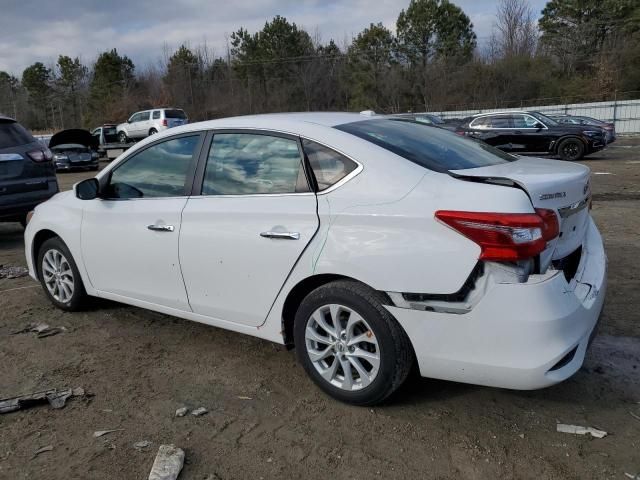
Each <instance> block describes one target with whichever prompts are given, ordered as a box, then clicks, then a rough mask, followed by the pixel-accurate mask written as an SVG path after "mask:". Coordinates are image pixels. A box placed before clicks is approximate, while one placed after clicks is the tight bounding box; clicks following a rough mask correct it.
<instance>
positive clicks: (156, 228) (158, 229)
mask: <svg viewBox="0 0 640 480" xmlns="http://www.w3.org/2000/svg"><path fill="white" fill-rule="evenodd" d="M147 228H148V229H149V230H153V231H154V232H173V230H174V228H173V225H148V226H147Z"/></svg>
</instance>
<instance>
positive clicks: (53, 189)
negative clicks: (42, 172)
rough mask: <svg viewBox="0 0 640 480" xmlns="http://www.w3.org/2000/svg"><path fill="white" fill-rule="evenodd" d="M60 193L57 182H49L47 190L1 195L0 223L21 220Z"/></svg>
mask: <svg viewBox="0 0 640 480" xmlns="http://www.w3.org/2000/svg"><path fill="white" fill-rule="evenodd" d="M56 193H58V183H57V181H56V180H51V181H49V182H48V188H47V189H46V190H36V191H33V192H25V193H17V194H12V195H5V196H3V195H0V221H3V222H11V221H18V220H21V219H22V218H23V217H24V216H25V215H26V214H27V213H28V212H30V211H31V210H33V209H34V208H35V207H36V206H37V205H38V204H40V203H42V202H45V201H47V200H49V199H50V198H51V197H53V196H54V195H55V194H56Z"/></svg>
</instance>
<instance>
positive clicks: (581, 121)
mask: <svg viewBox="0 0 640 480" xmlns="http://www.w3.org/2000/svg"><path fill="white" fill-rule="evenodd" d="M549 116H550V117H551V118H553V119H554V120H555V121H556V122H558V123H567V124H569V125H591V126H594V127H600V128H602V129H603V130H604V131H605V132H606V133H607V145H608V144H610V143H612V142H615V141H616V124H615V123H613V122H603V121H602V120H597V119H595V118H591V117H585V116H580V115H549Z"/></svg>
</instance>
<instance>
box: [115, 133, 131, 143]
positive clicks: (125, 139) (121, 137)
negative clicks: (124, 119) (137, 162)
mask: <svg viewBox="0 0 640 480" xmlns="http://www.w3.org/2000/svg"><path fill="white" fill-rule="evenodd" d="M118 141H119V142H120V143H128V142H129V138H128V137H127V134H126V133H125V132H120V133H118Z"/></svg>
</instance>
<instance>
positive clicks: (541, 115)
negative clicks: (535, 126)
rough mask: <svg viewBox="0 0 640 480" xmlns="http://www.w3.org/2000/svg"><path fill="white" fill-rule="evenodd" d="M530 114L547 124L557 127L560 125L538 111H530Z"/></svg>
mask: <svg viewBox="0 0 640 480" xmlns="http://www.w3.org/2000/svg"><path fill="white" fill-rule="evenodd" d="M530 114H531V115H533V116H534V117H536V118H537V119H538V120H540V121H541V122H542V123H544V124H545V125H547V126H552V127H557V126H558V125H560V124H559V123H558V122H556V121H555V120H554V119H553V118H551V117H547V116H546V115H543V114H541V113H540V112H530Z"/></svg>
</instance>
